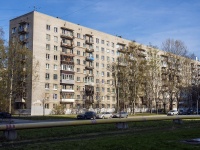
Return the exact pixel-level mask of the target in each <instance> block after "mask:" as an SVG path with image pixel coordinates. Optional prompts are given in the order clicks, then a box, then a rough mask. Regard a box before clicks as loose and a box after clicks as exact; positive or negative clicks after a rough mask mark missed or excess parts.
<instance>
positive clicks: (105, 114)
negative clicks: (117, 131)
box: [96, 112, 113, 119]
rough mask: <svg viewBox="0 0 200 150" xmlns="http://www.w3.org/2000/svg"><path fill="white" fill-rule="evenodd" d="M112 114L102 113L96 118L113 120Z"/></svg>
mask: <svg viewBox="0 0 200 150" xmlns="http://www.w3.org/2000/svg"><path fill="white" fill-rule="evenodd" d="M112 116H113V115H112V113H110V112H102V113H100V114H97V117H96V118H99V119H105V118H108V119H109V118H112Z"/></svg>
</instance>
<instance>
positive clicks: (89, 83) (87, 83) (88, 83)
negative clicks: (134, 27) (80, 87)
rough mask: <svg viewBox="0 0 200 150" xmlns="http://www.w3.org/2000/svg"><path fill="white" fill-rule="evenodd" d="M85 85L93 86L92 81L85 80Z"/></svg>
mask: <svg viewBox="0 0 200 150" xmlns="http://www.w3.org/2000/svg"><path fill="white" fill-rule="evenodd" d="M85 85H90V86H94V82H90V81H89V82H85Z"/></svg>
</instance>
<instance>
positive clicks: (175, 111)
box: [167, 110, 178, 116]
mask: <svg viewBox="0 0 200 150" xmlns="http://www.w3.org/2000/svg"><path fill="white" fill-rule="evenodd" d="M173 115H178V111H177V110H170V111H169V112H168V113H167V116H173Z"/></svg>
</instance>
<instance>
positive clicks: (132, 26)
mask: <svg viewBox="0 0 200 150" xmlns="http://www.w3.org/2000/svg"><path fill="white" fill-rule="evenodd" d="M33 10H36V11H38V12H41V13H44V14H47V15H50V16H53V17H59V18H60V19H63V20H66V21H69V22H72V23H75V24H80V25H82V26H85V27H88V28H92V29H95V30H98V31H101V32H105V33H108V34H112V35H118V36H122V38H125V39H128V40H134V41H136V42H138V43H141V44H145V45H149V44H150V43H151V44H152V45H155V46H158V47H159V48H160V47H161V45H162V42H164V41H166V39H168V38H171V39H174V40H181V41H183V42H184V43H185V45H186V46H187V48H188V50H189V52H190V53H194V54H195V55H196V56H197V57H198V58H199V59H200V0H5V1H4V0H1V1H0V14H1V15H0V27H2V28H3V30H4V32H5V39H6V40H8V33H9V20H11V19H13V18H15V17H18V16H20V15H23V14H25V13H28V12H31V11H33Z"/></svg>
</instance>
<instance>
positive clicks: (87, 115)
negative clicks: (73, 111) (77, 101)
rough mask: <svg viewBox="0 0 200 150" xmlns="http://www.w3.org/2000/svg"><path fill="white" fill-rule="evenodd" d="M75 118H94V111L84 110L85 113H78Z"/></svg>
mask: <svg viewBox="0 0 200 150" xmlns="http://www.w3.org/2000/svg"><path fill="white" fill-rule="evenodd" d="M77 119H96V113H95V112H93V111H86V112H85V113H82V114H78V115H77Z"/></svg>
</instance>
